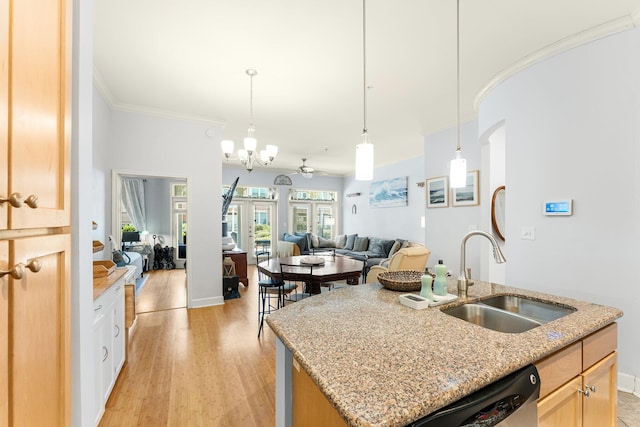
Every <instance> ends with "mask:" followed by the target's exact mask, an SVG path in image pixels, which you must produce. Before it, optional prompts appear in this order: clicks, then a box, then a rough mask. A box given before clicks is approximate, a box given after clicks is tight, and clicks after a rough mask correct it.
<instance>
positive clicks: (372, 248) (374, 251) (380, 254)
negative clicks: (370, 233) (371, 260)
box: [367, 237, 387, 258]
mask: <svg viewBox="0 0 640 427" xmlns="http://www.w3.org/2000/svg"><path fill="white" fill-rule="evenodd" d="M385 242H386V240H383V239H379V238H377V237H371V238H370V239H369V248H368V249H367V250H368V251H369V252H370V253H371V255H370V256H372V257H376V258H385V257H386V256H387V252H386V251H385V247H384V245H385Z"/></svg>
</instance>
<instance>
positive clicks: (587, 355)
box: [536, 323, 617, 427]
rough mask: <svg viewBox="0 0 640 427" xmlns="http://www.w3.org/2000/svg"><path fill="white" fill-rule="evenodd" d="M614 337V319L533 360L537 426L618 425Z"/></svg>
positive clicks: (590, 426) (612, 426)
mask: <svg viewBox="0 0 640 427" xmlns="http://www.w3.org/2000/svg"><path fill="white" fill-rule="evenodd" d="M616 339H617V324H615V323H614V324H612V325H609V326H607V327H605V328H603V329H601V330H600V331H597V332H595V333H594V334H592V335H590V336H589V337H587V338H585V339H583V340H581V341H579V342H577V343H574V344H572V345H571V346H568V347H567V348H565V349H562V350H560V351H559V352H557V353H554V354H553V355H551V356H549V357H548V358H545V359H543V360H542V361H540V362H539V363H537V364H536V366H537V367H538V371H539V372H540V383H541V395H540V399H539V400H538V426H540V427H545V426H549V427H554V426H559V425H562V426H575V427H579V426H584V427H602V426H611V427H615V426H616V425H617V387H616V386H617V384H616V376H617V353H616V352H615V349H616V344H617V341H616ZM596 359H598V360H596ZM576 371H578V373H577V374H576V375H575V376H574V375H573V374H574V373H575V372H576ZM567 377H571V378H570V379H567ZM565 381H566V382H565ZM558 383H561V384H562V385H560V386H559V387H557V388H556V386H557V385H558ZM545 384H546V385H545ZM549 384H551V385H549Z"/></svg>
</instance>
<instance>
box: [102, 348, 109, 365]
mask: <svg viewBox="0 0 640 427" xmlns="http://www.w3.org/2000/svg"><path fill="white" fill-rule="evenodd" d="M102 350H103V351H104V355H103V356H102V361H103V362H104V361H105V360H107V358H108V357H109V349H107V347H105V346H102Z"/></svg>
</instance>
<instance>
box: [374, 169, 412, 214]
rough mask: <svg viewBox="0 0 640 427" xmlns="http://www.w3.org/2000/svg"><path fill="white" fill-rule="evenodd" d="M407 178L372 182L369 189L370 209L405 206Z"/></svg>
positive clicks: (406, 200) (406, 202) (406, 201)
mask: <svg viewBox="0 0 640 427" xmlns="http://www.w3.org/2000/svg"><path fill="white" fill-rule="evenodd" d="M407 181H408V179H407V177H406V176H401V177H399V178H392V179H385V180H384V181H374V182H372V183H371V186H370V187H369V206H371V207H372V208H388V207H393V206H407V204H408V201H409V199H408V198H407V192H408V188H407Z"/></svg>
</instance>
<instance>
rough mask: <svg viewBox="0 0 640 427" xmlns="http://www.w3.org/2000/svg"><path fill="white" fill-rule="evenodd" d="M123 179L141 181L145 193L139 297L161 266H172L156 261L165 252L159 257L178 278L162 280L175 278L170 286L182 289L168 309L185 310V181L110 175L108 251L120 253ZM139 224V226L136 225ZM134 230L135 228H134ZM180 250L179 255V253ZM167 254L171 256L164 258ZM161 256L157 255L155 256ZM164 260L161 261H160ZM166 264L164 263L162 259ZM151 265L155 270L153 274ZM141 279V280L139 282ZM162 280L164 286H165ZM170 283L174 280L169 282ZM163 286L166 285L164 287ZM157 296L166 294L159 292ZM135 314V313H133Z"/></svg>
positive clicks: (167, 276) (125, 217)
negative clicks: (142, 265) (110, 205)
mask: <svg viewBox="0 0 640 427" xmlns="http://www.w3.org/2000/svg"><path fill="white" fill-rule="evenodd" d="M126 178H132V179H134V180H139V181H142V187H143V189H144V196H143V197H141V199H144V202H143V203H142V205H144V208H145V209H144V214H145V221H144V222H143V223H144V224H145V225H144V228H146V229H141V230H136V231H138V232H139V233H140V244H141V245H144V246H146V248H145V252H150V253H149V254H148V255H145V258H146V263H145V264H146V270H147V272H146V273H145V274H144V276H143V281H142V283H140V284H139V285H138V286H137V288H138V290H137V291H138V293H139V292H140V291H142V289H144V288H148V289H146V290H145V292H146V293H149V291H150V290H151V288H153V286H149V285H151V284H153V283H154V281H153V280H152V276H153V273H154V272H156V271H160V269H161V268H162V267H163V266H165V267H166V266H167V265H168V266H170V265H171V263H167V262H164V263H162V262H158V261H160V259H155V258H156V250H157V249H159V248H162V249H164V250H163V251H162V252H161V253H162V254H163V255H165V258H172V259H173V263H174V264H175V266H176V269H175V270H176V272H177V273H179V274H165V275H164V277H165V278H175V279H176V280H175V283H170V285H171V286H176V287H178V288H182V290H180V291H179V292H178V293H177V294H178V295H179V297H178V298H172V303H171V304H172V306H171V307H164V308H165V309H167V308H178V307H186V306H187V301H188V298H189V290H190V285H189V275H188V274H185V273H186V272H187V271H186V270H185V269H186V264H185V261H186V256H187V252H186V242H187V236H188V221H187V212H188V207H189V200H188V194H187V189H188V180H187V178H184V177H176V176H167V175H159V174H158V175H153V174H149V173H144V174H143V173H135V172H129V171H127V172H123V171H117V170H113V172H112V191H111V193H112V209H111V211H112V212H111V233H110V234H111V235H110V238H112V241H111V246H112V247H111V248H110V250H113V249H119V248H120V247H121V238H122V226H123V224H124V223H125V222H126V219H127V215H126V209H125V206H124V205H125V203H123V196H122V195H123V181H124V180H125V179H126ZM138 223H140V222H139V221H138ZM136 228H137V227H136ZM181 250H182V253H180V251H181ZM168 253H171V255H169V256H167V254H168ZM158 254H160V252H158ZM162 259H164V258H162ZM165 261H166V259H165ZM154 265H155V267H157V268H158V269H157V270H154ZM138 279H140V278H138ZM166 280H167V279H164V280H163V282H166ZM172 282H173V280H172ZM164 286H166V283H165V285H164ZM158 292H159V293H160V292H165V291H163V290H161V289H159V288H158ZM136 311H137V310H136Z"/></svg>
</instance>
